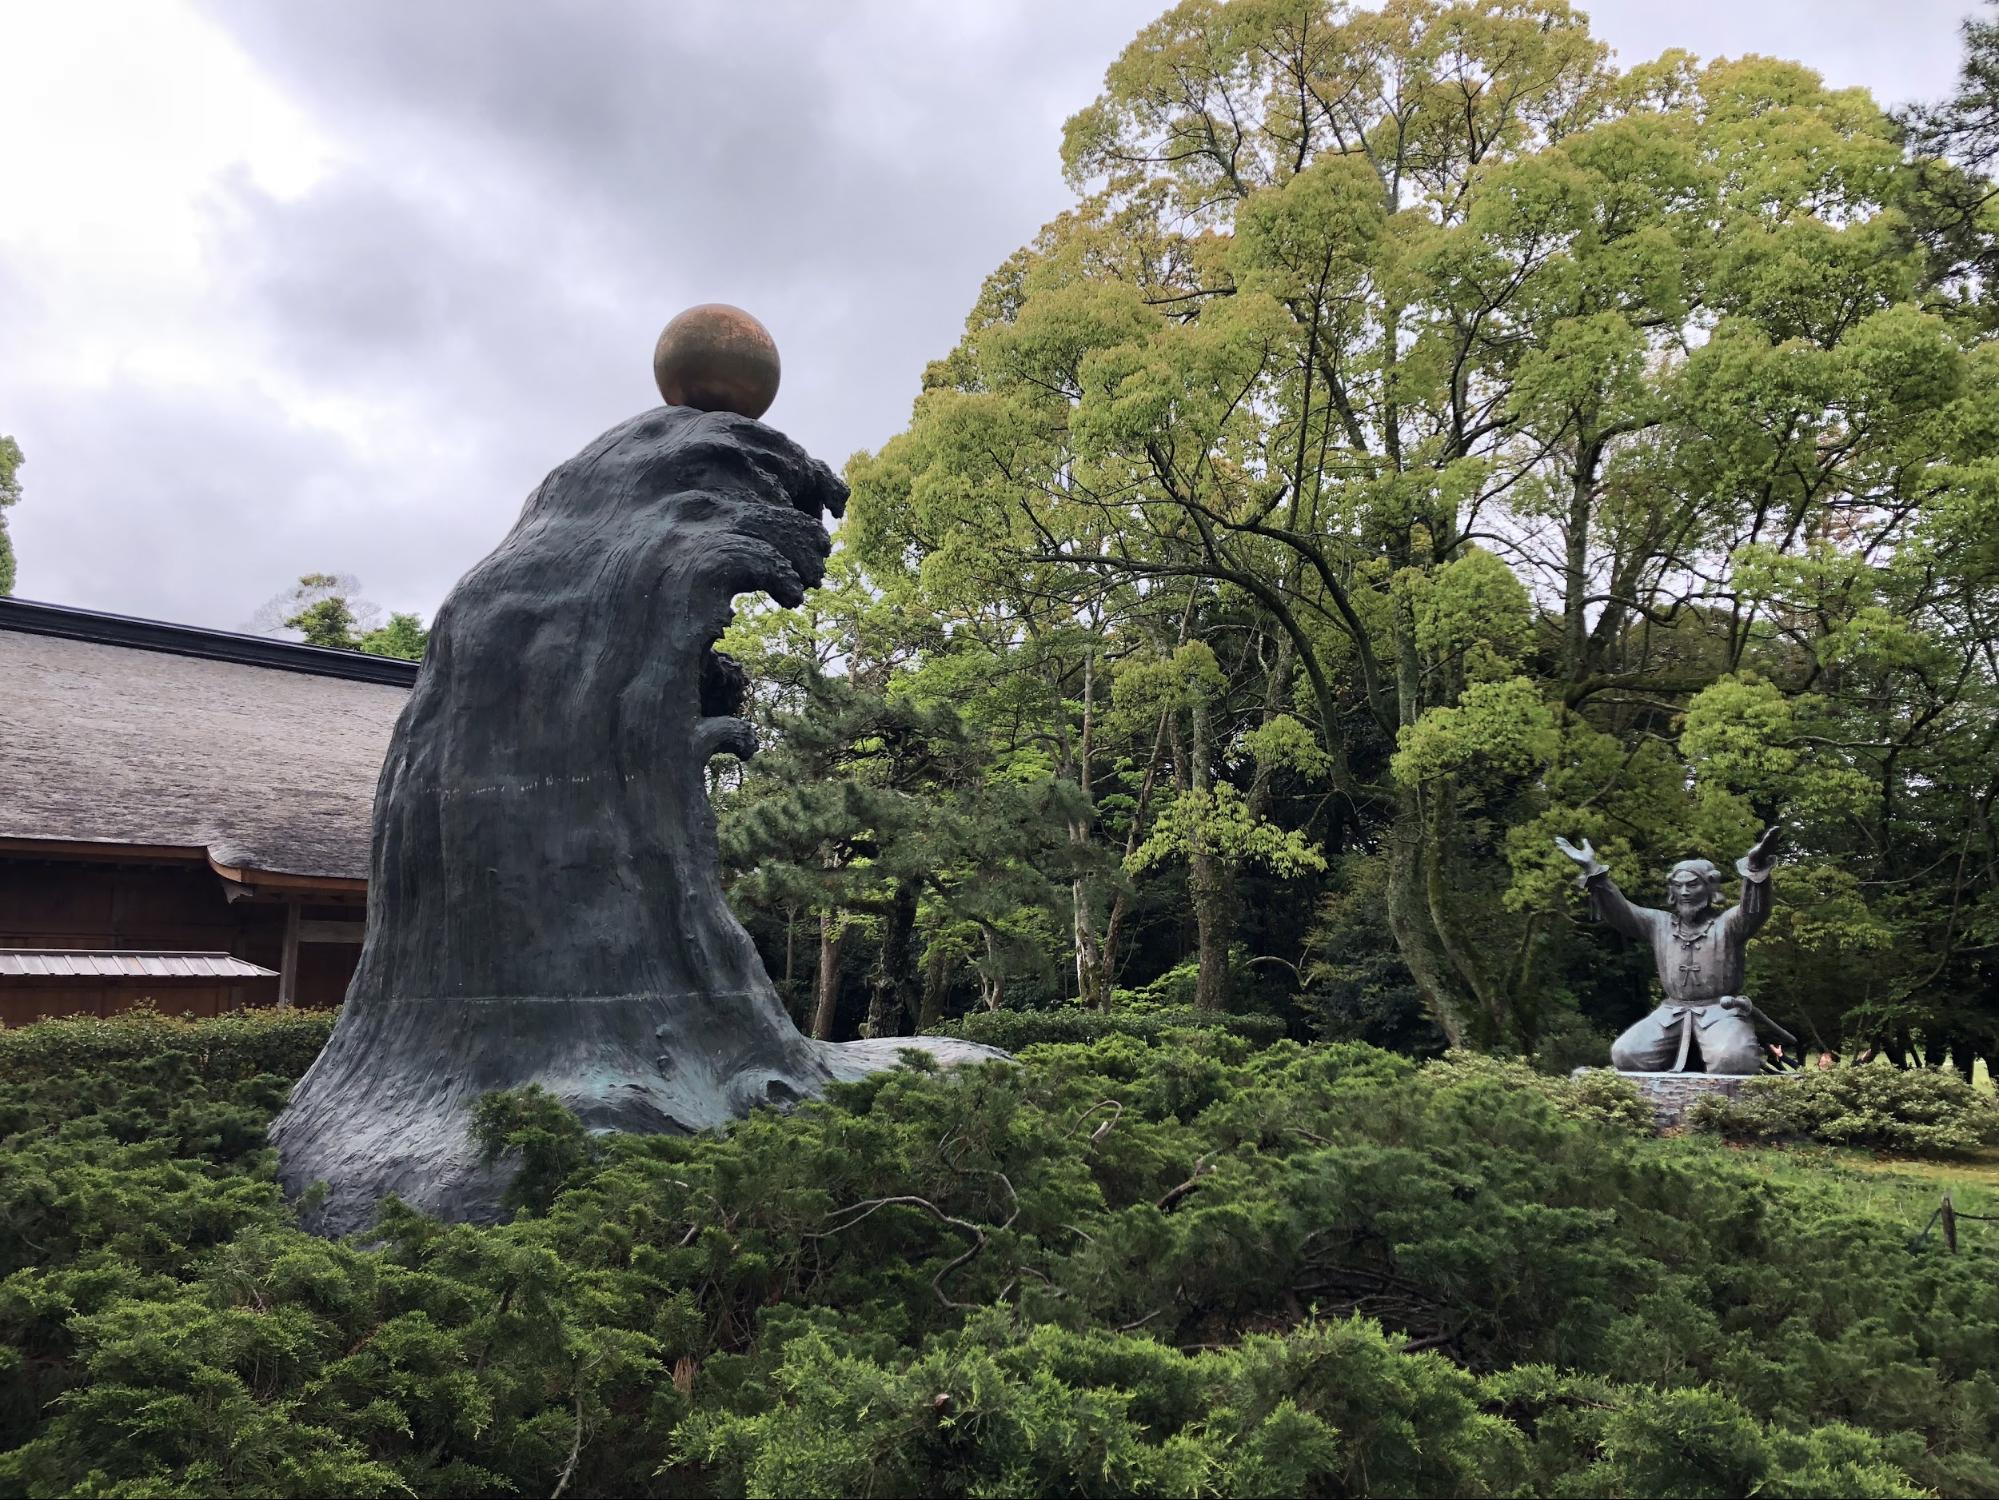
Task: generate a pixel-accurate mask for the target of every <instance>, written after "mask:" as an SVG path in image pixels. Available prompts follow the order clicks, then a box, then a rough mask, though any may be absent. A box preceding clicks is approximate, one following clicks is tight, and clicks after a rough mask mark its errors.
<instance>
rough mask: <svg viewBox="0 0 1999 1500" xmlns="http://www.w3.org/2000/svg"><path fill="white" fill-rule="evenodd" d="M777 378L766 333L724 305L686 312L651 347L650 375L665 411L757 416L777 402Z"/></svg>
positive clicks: (736, 309)
mask: <svg viewBox="0 0 1999 1500" xmlns="http://www.w3.org/2000/svg"><path fill="white" fill-rule="evenodd" d="M778 374H779V369H778V361H777V343H776V341H775V340H774V339H772V338H771V336H770V330H769V329H767V328H765V327H764V326H763V324H761V323H759V322H758V321H757V320H756V319H755V318H753V317H751V316H750V315H749V314H748V313H746V312H744V311H743V310H742V309H741V308H740V307H731V306H729V304H728V303H726V302H704V303H702V304H701V305H700V306H699V307H690V308H688V309H687V311H686V312H684V313H681V314H679V315H678V316H677V317H675V318H674V320H673V321H672V322H670V323H668V324H667V325H666V327H665V328H664V329H662V330H661V332H660V335H659V342H658V343H657V344H655V345H653V351H652V375H653V379H654V380H656V381H658V382H659V393H660V395H661V396H663V397H664V398H665V399H666V404H667V405H668V406H691V407H693V408H694V409H695V410H696V411H732V412H736V413H739V414H740V415H742V416H745V417H760V416H762V415H763V414H764V413H765V412H767V411H769V410H770V404H771V402H773V401H775V400H776V399H777V381H778Z"/></svg>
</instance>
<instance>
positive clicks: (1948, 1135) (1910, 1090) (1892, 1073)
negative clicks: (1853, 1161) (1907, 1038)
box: [1687, 1063, 1999, 1153]
mask: <svg viewBox="0 0 1999 1500" xmlns="http://www.w3.org/2000/svg"><path fill="white" fill-rule="evenodd" d="M1687 1123H1688V1124H1689V1125H1690V1126H1692V1127H1693V1128H1694V1129H1695V1130H1700V1131H1706V1132H1709V1133H1711V1134H1716V1135H1725V1136H1729V1137H1732V1138H1733V1139H1736V1140H1790V1139H1811V1140H1816V1141H1825V1142H1828V1143H1829V1144H1832V1145H1838V1146H1872V1147H1875V1148H1878V1149H1881V1150H1888V1151H1912V1152H1918V1153H1934V1152H1961V1151H1975V1150H1977V1149H1978V1148H1979V1147H1980V1146H1985V1145H1991V1144H1994V1143H1999V1099H1995V1098H1994V1097H1993V1096H1992V1095H1991V1094H1989V1093H1985V1092H1982V1091H1981V1090H1979V1089H1976V1088H1974V1087H1973V1086H1972V1085H1971V1084H1970V1083H1968V1082H1966V1081H1965V1079H1964V1078H1963V1077H1962V1076H1961V1075H1959V1074H1958V1073H1956V1072H1954V1071H1953V1070H1951V1069H1949V1068H1897V1067H1894V1066H1892V1065H1890V1064H1888V1063H1868V1064H1866V1065H1864V1066H1860V1067H1845V1068H1826V1069H1816V1068H1808V1069H1805V1070H1803V1071H1800V1072H1796V1073H1785V1074H1782V1075H1780V1076H1772V1077H1768V1078H1756V1079H1752V1080H1750V1081H1749V1082H1748V1083H1745V1084H1744V1085H1743V1086H1742V1091H1741V1093H1739V1094H1738V1095H1737V1096H1736V1097H1735V1098H1734V1099H1728V1098H1725V1097H1723V1096H1721V1095H1719V1094H1712V1095H1709V1096H1708V1097H1707V1098H1705V1099H1702V1100H1700V1101H1698V1102H1697V1103H1696V1104H1695V1106H1694V1107H1693V1109H1692V1110H1690V1111H1688V1116H1687Z"/></svg>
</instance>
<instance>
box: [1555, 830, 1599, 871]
mask: <svg viewBox="0 0 1999 1500" xmlns="http://www.w3.org/2000/svg"><path fill="white" fill-rule="evenodd" d="M1555 847H1556V848H1557V849H1559V850H1561V851H1562V853H1564V854H1566V855H1567V856H1568V857H1569V858H1570V859H1572V860H1574V861H1575V862H1576V863H1577V864H1579V865H1581V866H1582V867H1583V868H1584V869H1585V870H1594V869H1596V868H1597V858H1596V850H1594V849H1593V848H1591V847H1590V841H1589V840H1588V839H1584V840H1583V844H1582V847H1581V848H1580V849H1578V848H1577V847H1576V846H1575V845H1574V844H1572V843H1570V842H1569V841H1568V840H1567V839H1565V838H1563V837H1562V836H1561V835H1559V834H1557V835H1556V836H1555Z"/></svg>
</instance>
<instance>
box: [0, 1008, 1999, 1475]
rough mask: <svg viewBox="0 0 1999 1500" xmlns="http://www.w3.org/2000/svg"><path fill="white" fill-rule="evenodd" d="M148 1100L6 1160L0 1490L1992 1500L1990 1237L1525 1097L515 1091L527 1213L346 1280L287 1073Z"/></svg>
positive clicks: (1295, 1066)
mask: <svg viewBox="0 0 1999 1500" xmlns="http://www.w3.org/2000/svg"><path fill="white" fill-rule="evenodd" d="M197 1029H198V1028H197ZM185 1061H186V1059H185V1058H183V1065H185ZM136 1065H137V1063H136V1061H135V1060H134V1059H131V1058H123V1059H120V1060H118V1062H117V1063H116V1065H115V1066H116V1067H118V1068H125V1067H131V1066H136ZM245 1066H246V1067H247V1066H248V1064H247V1063H246V1064H245ZM104 1076H105V1075H104V1073H103V1070H102V1069H99V1068H96V1067H94V1066H93V1067H90V1068H84V1069H82V1070H80V1071H79V1072H78V1073H76V1074H74V1075H72V1076H70V1077H69V1078H68V1079H67V1086H64V1082H65V1080H64V1079H63V1078H62V1077H61V1076H59V1075H55V1074H50V1075H48V1076H47V1077H46V1078H45V1079H44V1080H43V1082H44V1083H45V1084H46V1085H47V1087H46V1088H45V1089H44V1090H43V1092H42V1093H41V1094H40V1095H39V1100H40V1102H39V1103H38V1105H37V1110H38V1114H37V1118H36V1120H35V1122H34V1123H33V1124H32V1126H31V1127H30V1128H27V1129H22V1130H18V1131H15V1132H14V1133H11V1134H9V1135H7V1136H6V1137H5V1139H0V1196H4V1198H5V1201H4V1202H0V1495H15V1494H19V1495H33V1496H42V1495H65V1494H97V1495H114V1494H116V1495H150V1496H194V1495H230V1496H236V1495H242V1496H250V1495H287V1496H315V1495H342V1494H389V1493H394V1494H413V1495H422V1496H439V1497H443V1496H484V1495H506V1494H515V1495H521V1494H527V1495H532V1494H549V1493H552V1492H555V1491H558V1490H559V1491H561V1492H562V1493H564V1494H567V1495H571V1496H589V1495H641V1496H685V1497H689V1500H694V1497H710V1496H723V1495H774V1494H794V1493H817V1494H841V1493H848V1494H855V1493H870V1494H875V1495H881V1496H893V1495H916V1494H925V1495H940V1496H960V1495H994V1494H1061V1495H1103V1496H1112V1495H1148V1494H1149V1495H1162V1494H1166V1495H1177V1494H1204V1495H1215V1496H1228V1495H1267V1494H1306V1495H1334V1494H1375V1495H1426V1494H1439V1493H1445V1494H1466V1495H1486V1494H1509V1495H1513V1494H1541V1495H1582V1494H1604V1495H1613V1496H1620V1495H1621V1496H1629V1495H1645V1494H1669V1495H1723V1494H1745V1493H1758V1494H1770V1495H1780V1496H1781V1495H1802V1494H1827V1495H1865V1494H1881V1495H1911V1494H1917V1493H1921V1492H1923V1491H1925V1490H1928V1491H1935V1492H1940V1493H1943V1494H1946V1495H1973V1494H1990V1493H1995V1492H1999V1386H1996V1385H1995V1384H1994V1383H1993V1381H1992V1380H1991V1378H1990V1371H1991V1370H1993V1369H1994V1368H1999V1257H1995V1251H1994V1249H1993V1247H1992V1246H1991V1244H1990V1243H1988V1242H1986V1241H1984V1240H1982V1239H1974V1238H1973V1237H1971V1236H1966V1237H1965V1240H1964V1241H1963V1243H1962V1244H1961V1245H1960V1248H1959V1252H1958V1253H1957V1254H1954V1255H1953V1254H1947V1253H1945V1252H1944V1251H1943V1250H1942V1249H1941V1247H1934V1253H1931V1252H1930V1251H1924V1250H1917V1251H1912V1250H1911V1248H1910V1244H1909V1241H1910V1235H1911V1232H1912V1230H1913V1228H1915V1227H1916V1226H1914V1225H1912V1224H1910V1223H1905V1222H1901V1221H1900V1220H1899V1219H1897V1218H1895V1217H1893V1216H1892V1215H1891V1214H1890V1213H1888V1212H1886V1211H1884V1210H1883V1209H1882V1208H1881V1207H1880V1206H1879V1204H1878V1202H1877V1200H1876V1199H1875V1198H1872V1197H1869V1196H1865V1195H1859V1194H1855V1193H1853V1192H1852V1190H1851V1188H1850V1186H1849V1184H1848V1183H1847V1182H1846V1181H1845V1180H1844V1179H1843V1178H1841V1177H1838V1176H1836V1175H1833V1174H1819V1173H1816V1172H1811V1171H1800V1172H1798V1173H1794V1174H1793V1175H1792V1176H1791V1177H1789V1178H1788V1179H1786V1180H1783V1181H1776V1182H1773V1181H1770V1180H1768V1179H1767V1177H1766V1175H1765V1174H1763V1173H1760V1172H1758V1171H1757V1170H1755V1168H1754V1167H1753V1166H1751V1165H1746V1164H1743V1163H1741V1162H1739V1161H1737V1160H1735V1159H1734V1158H1735V1156H1736V1153H1729V1152H1718V1151H1716V1150H1715V1149H1714V1148H1713V1147H1712V1146H1710V1145H1707V1144H1706V1143H1701V1142H1687V1141H1677V1140H1667V1141H1661V1140H1657V1139H1654V1138H1652V1137H1650V1136H1647V1135H1642V1134H1639V1133H1636V1132H1632V1131H1628V1130H1625V1129H1623V1128H1621V1127H1618V1126H1613V1125H1611V1124H1607V1123H1605V1121H1604V1120H1602V1119H1599V1118H1593V1117H1591V1116H1590V1115H1589V1114H1588V1113H1587V1112H1586V1111H1582V1110H1580V1109H1579V1108H1578V1107H1577V1105H1576V1101H1575V1099H1574V1098H1573V1097H1570V1096H1568V1095H1565V1094H1564V1093H1563V1092H1562V1088H1561V1085H1562V1083H1563V1080H1549V1079H1545V1078H1542V1077H1540V1076H1539V1075H1534V1074H1532V1073H1531V1072H1530V1071H1528V1070H1526V1069H1524V1068H1521V1067H1519V1066H1518V1065H1516V1064H1509V1063H1502V1062H1495V1061H1493V1060H1490V1059H1479V1058H1458V1059H1453V1060H1452V1061H1450V1062H1447V1063H1442V1064H1437V1065H1431V1066H1422V1065H1418V1064H1416V1063H1414V1062H1412V1061H1411V1060H1409V1059H1407V1058H1403V1057H1399V1056H1396V1055H1393V1054H1390V1053H1386V1052H1381V1051H1377V1050H1375V1049H1373V1048H1370V1047H1366V1046H1360V1045H1354V1044H1343V1045H1317V1046H1309V1047H1308V1046H1300V1045H1298V1044H1296V1043H1293V1042H1277V1043H1274V1044H1272V1045H1268V1046H1257V1045H1253V1044H1252V1042H1251V1041H1250V1040H1248V1039H1246V1038H1243V1037H1239V1036H1234V1035H1230V1034H1228V1033H1227V1032H1225V1031H1221V1030H1216V1029H1208V1030H1190V1029H1181V1030H1172V1031H1168V1032H1166V1033H1165V1034H1163V1035H1162V1037H1161V1038H1160V1039H1159V1040H1157V1041H1152V1042H1147V1041H1143V1040H1140V1039H1138V1038H1136V1037H1131V1036H1111V1037H1105V1038H1102V1039H1100V1040H1098V1041H1094V1042H1091V1043H1088V1044H1072V1045H1043V1046H1039V1047H1037V1048H1035V1049H1034V1051H1033V1052H1032V1054H1031V1056H1030V1058H1029V1059H1028V1060H1027V1061H1025V1062H1024V1063H1022V1064H1020V1065H1015V1066H1007V1065H1001V1066H991V1067H979V1068H968V1069H963V1070H959V1071H956V1072H950V1073H939V1072H930V1071H924V1070H919V1069H902V1070H897V1071H894V1072H891V1073H886V1074H881V1075H877V1076H875V1077H873V1078H869V1079H866V1080H863V1081H862V1082H859V1083H855V1084H850V1085H846V1086H843V1087H841V1088H839V1089H836V1090H835V1091H834V1093H833V1095H832V1097H831V1098H830V1099H829V1100H827V1101H826V1102H824V1103H819V1104H811V1105H807V1106H804V1107H802V1108H800V1109H798V1110H796V1111H795V1112H793V1113H791V1114H789V1115H780V1114H776V1113H758V1114H755V1115H752V1116H751V1117H750V1118H748V1119H746V1120H743V1121H741V1122H739V1123H738V1124H737V1125H735V1126H734V1127H732V1128H731V1129H730V1130H728V1131H727V1132H725V1133H719V1134H708V1135H700V1136H689V1137H669V1136H653V1137H633V1136H620V1135H605V1136H592V1137H589V1138H587V1139H586V1138H585V1137H584V1136H583V1134H582V1132H581V1131H580V1127H578V1126H577V1125H576V1123H575V1122H574V1121H573V1120H572V1119H571V1118H569V1117H568V1116H567V1115H565V1114H564V1113H562V1112H561V1111H559V1110H557V1109H556V1108H555V1107H554V1106H553V1103H552V1101H551V1100H549V1099H548V1098H547V1097H546V1096H545V1095H541V1094H538V1093H535V1092H532V1091H522V1092H519V1093H516V1094H512V1095H507V1096H496V1097H495V1098H493V1099H492V1100H489V1101H488V1102H487V1104H486V1105H485V1106H483V1108H482V1110H481V1116H480V1120H481V1136H482V1139H483V1141H484V1143H485V1145H486V1147H487V1148H488V1149H490V1150H493V1151H518V1152H519V1153H520V1154H521V1157H522V1159H523V1161H524V1162H525V1163H526V1164H527V1165H528V1167H529V1168H530V1171H529V1172H528V1173H527V1174H524V1184H525V1185H524V1187H523V1191H522V1192H521V1194H520V1195H519V1205H520V1209H521V1211H520V1212H519V1213H517V1214H516V1215H515V1216H514V1217H513V1219H512V1220H511V1221H510V1222H507V1223H503V1224H498V1225H492V1226H468V1225H444V1224H439V1223H436V1222H434V1221H432V1220H429V1219H426V1218H424V1217H422V1216H421V1215H418V1214H416V1213H414V1212H412V1211H410V1210H408V1209H407V1208H403V1207H400V1206H397V1205H395V1204H393V1203H391V1204H389V1205H387V1206H386V1208H385V1210H384V1214H383V1218H382V1222H381V1224H380V1225H379V1226H378V1227H377V1228H376V1229H375V1230H373V1231H371V1232H370V1233H369V1234H367V1235H365V1236H361V1237H358V1238H356V1239H355V1240H352V1241H346V1242H328V1241H325V1240H320V1239H316V1238H314V1237H312V1236H310V1235H306V1234H303V1233H301V1232H300V1231H299V1229H298V1228H297V1226H296V1221H295V1219H294V1217H293V1214H292V1212H291V1210H290V1208H289V1207H288V1206H287V1205H286V1204H285V1203H284V1201H283V1199H282V1197H281V1195H280V1194H279V1192H278V1189H277V1186H276V1184H275V1181H274V1180H273V1167H274V1163H273V1160H272V1153H271V1152H270V1151H269V1149H268V1148H267V1147H266V1145H265V1143H264V1136H263V1133H262V1131H263V1125H264V1124H265V1123H266V1122H268V1120H269V1119H270V1117H271V1114H272V1113H273V1112H274V1111H275V1110H276V1109H277V1108H278V1107H279V1104H280V1103H281V1102H282V1099H283V1097H284V1092H285V1089H286V1088H287V1087H288V1085H289V1083H290V1079H289V1078H287V1077H283V1076H279V1075H273V1074H254V1075H251V1076H249V1077H233V1078H232V1077H225V1076H221V1074H220V1071H219V1070H211V1072H210V1073H208V1074H203V1073H201V1072H198V1071H195V1070H193V1069H192V1068H191V1067H190V1068H188V1069H187V1070H186V1071H185V1073H184V1074H182V1075H180V1076H181V1083H180V1085H179V1086H178V1087H174V1088H167V1087H160V1086H154V1085H147V1086H145V1087H141V1088H138V1089H136V1090H134V1091H132V1096H131V1097H130V1098H127V1099H125V1100H123V1101H113V1102H112V1103H111V1104H110V1105H107V1104H106V1102H105V1096H106V1093H107V1090H108V1089H109V1086H108V1085H107V1084H106V1083H105V1082H104ZM65 1099H67V1100H69V1101H70V1103H71V1105H72V1107H71V1108H69V1109H68V1110H67V1112H65V1109H64V1107H63V1103H62V1101H63V1100H65Z"/></svg>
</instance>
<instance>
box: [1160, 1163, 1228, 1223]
mask: <svg viewBox="0 0 1999 1500" xmlns="http://www.w3.org/2000/svg"><path fill="white" fill-rule="evenodd" d="M1218 1154H1219V1153H1217V1152H1214V1151H1210V1152H1209V1153H1208V1154H1207V1155H1206V1156H1204V1157H1202V1158H1201V1159H1200V1160H1199V1161H1197V1162H1195V1163H1194V1172H1193V1175H1192V1176H1191V1177H1189V1178H1188V1179H1187V1180H1186V1181H1185V1182H1183V1183H1181V1184H1180V1185H1179V1186H1178V1187H1173V1188H1168V1189H1167V1190H1166V1196H1165V1197H1163V1198H1161V1199H1160V1200H1159V1201H1158V1202H1157V1203H1156V1204H1154V1205H1153V1207H1155V1208H1157V1209H1160V1210H1161V1211H1164V1210H1166V1209H1169V1208H1171V1207H1172V1206H1173V1205H1174V1204H1176V1203H1178V1202H1179V1201H1180V1200H1181V1199H1182V1198H1184V1197H1186V1196H1187V1195H1188V1194H1189V1193H1191V1192H1193V1191H1194V1189H1195V1188H1196V1187H1198V1186H1199V1185H1200V1181H1201V1179H1202V1178H1203V1177H1206V1176H1207V1175H1208V1174H1209V1173H1210V1172H1212V1171H1214V1169H1215V1167H1214V1160H1215V1157H1216V1156H1217V1155H1218Z"/></svg>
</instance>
